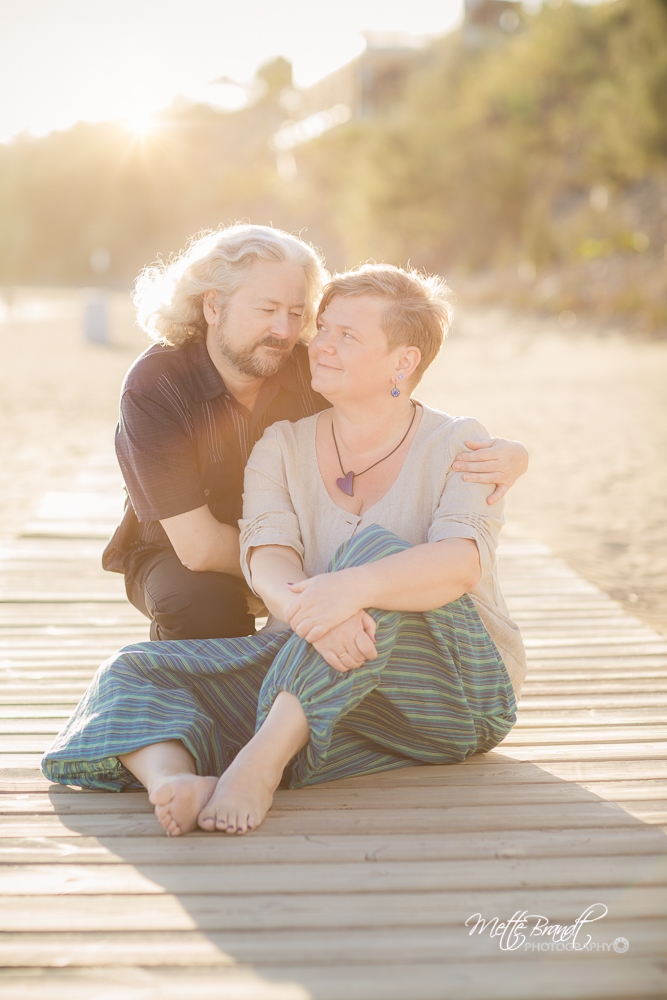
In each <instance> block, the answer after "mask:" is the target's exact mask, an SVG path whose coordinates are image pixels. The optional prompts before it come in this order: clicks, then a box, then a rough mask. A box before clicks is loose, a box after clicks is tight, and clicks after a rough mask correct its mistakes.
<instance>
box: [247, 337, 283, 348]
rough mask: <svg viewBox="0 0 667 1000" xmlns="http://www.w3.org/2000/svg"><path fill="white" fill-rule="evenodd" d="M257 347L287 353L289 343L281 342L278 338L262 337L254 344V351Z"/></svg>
mask: <svg viewBox="0 0 667 1000" xmlns="http://www.w3.org/2000/svg"><path fill="white" fill-rule="evenodd" d="M258 347H273V348H275V349H276V350H277V351H288V350H289V342H288V341H286V340H281V339H280V337H271V336H268V337H264V338H263V339H262V340H259V341H258V342H257V343H256V344H255V349H257V348H258Z"/></svg>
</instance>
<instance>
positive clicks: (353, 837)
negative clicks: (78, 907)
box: [0, 825, 667, 866]
mask: <svg viewBox="0 0 667 1000" xmlns="http://www.w3.org/2000/svg"><path fill="white" fill-rule="evenodd" d="M666 849H667V835H666V834H665V833H664V832H663V831H662V830H660V829H657V828H656V827H650V826H644V825H636V826H632V827H620V828H618V827H616V828H611V829H600V828H599V827H582V828H581V829H576V830H569V829H568V830H539V829H535V830H513V831H506V830H493V829H485V830H480V831H477V832H473V833H469V832H456V831H452V832H450V833H448V834H447V836H446V837H443V836H442V835H441V834H439V833H437V834H436V833H431V834H428V833H426V834H424V833H422V834H415V833H405V834H400V833H398V834H397V833H390V834H386V835H381V834H379V835H378V834H361V835H360V834H353V833H342V834H321V835H319V836H317V837H313V836H306V835H304V834H294V835H293V836H284V837H281V836H273V835H271V834H269V835H265V836H263V837H261V838H259V837H225V836H205V835H203V834H193V835H192V836H189V837H185V838H178V839H171V838H169V837H165V836H164V835H163V834H162V832H161V831H160V833H156V834H155V836H144V837H132V836H127V835H125V836H123V835H120V836H104V837H103V838H101V839H98V838H96V837H77V836H54V837H48V838H46V837H17V838H11V837H6V838H0V863H1V864H21V863H24V864H28V863H29V864H64V865H69V864H91V863H92V864H112V865H116V864H125V863H129V864H134V865H141V866H143V865H146V864H156V863H159V864H161V865H172V864H176V865H179V864H192V865H201V864H216V865H222V864H232V865H233V864H265V865H275V864H289V863H292V864H296V863H301V864H304V865H315V864H318V863H319V862H327V863H330V864H333V863H334V862H344V861H357V862H361V861H367V862H369V861H370V862H373V861H414V860H415V859H418V860H420V861H422V862H423V861H429V860H433V861H439V860H453V859H484V858H491V859H495V858H541V859H544V858H579V857H590V856H593V857H600V856H603V855H610V854H611V855H618V856H620V855H624V856H625V855H644V854H660V853H661V852H663V853H664V852H665V850H666Z"/></svg>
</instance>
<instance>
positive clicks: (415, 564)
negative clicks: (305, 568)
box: [284, 538, 481, 642]
mask: <svg viewBox="0 0 667 1000" xmlns="http://www.w3.org/2000/svg"><path fill="white" fill-rule="evenodd" d="M480 577H481V566H480V559H479V552H478V549H477V544H476V543H475V542H474V541H473V540H472V539H470V538H445V539H443V540H442V541H438V542H427V543H426V544H424V545H415V546H414V547H413V548H410V549H406V550H405V551H403V552H397V553H395V554H394V555H391V556H386V557H385V558H384V559H378V560H377V561H376V562H372V563H366V564H365V565H363V566H355V567H352V568H350V569H344V570H339V571H338V572H337V573H323V574H320V575H319V576H314V577H311V578H310V579H309V580H302V581H301V582H299V583H294V584H291V585H288V590H290V591H291V593H292V594H293V595H295V596H294V599H293V600H292V601H291V602H290V603H288V604H287V606H286V607H285V609H284V613H285V615H286V616H287V617H286V619H285V620H286V621H289V624H290V625H291V626H292V628H293V629H294V631H295V632H296V633H297V634H298V635H300V636H302V638H304V639H306V640H307V641H308V642H317V641H318V640H319V639H321V638H322V637H323V636H324V635H326V634H327V632H329V631H330V630H331V629H332V628H334V627H335V626H337V625H339V624H340V623H341V622H343V621H345V620H346V619H348V618H350V617H351V616H352V615H353V614H355V613H357V612H358V611H359V610H361V609H363V608H382V609H383V610H385V611H431V610H433V608H439V607H442V605H443V604H449V603H450V601H455V600H458V598H459V597H461V596H462V595H463V594H466V593H467V592H468V591H470V590H473V589H474V587H475V586H476V585H477V583H478V582H479V580H480Z"/></svg>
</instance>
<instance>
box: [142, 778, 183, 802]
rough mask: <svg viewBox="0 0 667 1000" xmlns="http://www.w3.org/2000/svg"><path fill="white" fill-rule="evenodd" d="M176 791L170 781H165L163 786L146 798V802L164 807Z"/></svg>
mask: <svg viewBox="0 0 667 1000" xmlns="http://www.w3.org/2000/svg"><path fill="white" fill-rule="evenodd" d="M175 793H176V790H175V788H174V786H173V784H172V782H171V781H166V782H165V783H164V785H160V787H159V788H156V789H155V790H154V791H152V792H151V794H150V795H149V796H148V801H149V802H150V803H151V805H154V806H166V805H168V804H169V803H170V802H171V800H172V799H173V797H174V795H175Z"/></svg>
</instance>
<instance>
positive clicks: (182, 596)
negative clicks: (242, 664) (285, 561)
mask: <svg viewBox="0 0 667 1000" xmlns="http://www.w3.org/2000/svg"><path fill="white" fill-rule="evenodd" d="M125 589H126V591H127V596H128V598H129V600H130V602H131V603H132V604H134V606H135V608H138V610H139V611H141V613H142V614H144V615H146V617H147V618H150V620H151V627H150V637H151V639H230V638H233V637H234V636H240V635H252V634H253V633H254V631H255V619H254V617H253V615H251V614H250V612H249V611H248V605H247V602H246V597H245V594H244V591H243V584H242V582H241V580H240V579H236V578H235V577H233V576H228V575H227V574H226V573H193V572H192V570H189V569H187V568H186V567H185V566H184V565H183V564H182V562H181V561H180V559H179V558H178V556H177V555H176V553H175V552H174V550H173V549H172V548H153V549H149V550H148V551H143V552H140V553H137V554H132V555H130V557H129V559H128V566H127V570H126V573H125Z"/></svg>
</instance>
